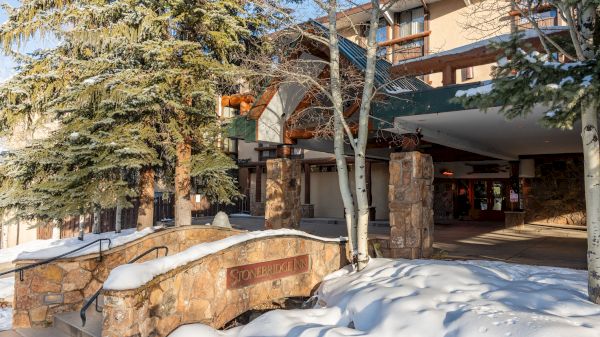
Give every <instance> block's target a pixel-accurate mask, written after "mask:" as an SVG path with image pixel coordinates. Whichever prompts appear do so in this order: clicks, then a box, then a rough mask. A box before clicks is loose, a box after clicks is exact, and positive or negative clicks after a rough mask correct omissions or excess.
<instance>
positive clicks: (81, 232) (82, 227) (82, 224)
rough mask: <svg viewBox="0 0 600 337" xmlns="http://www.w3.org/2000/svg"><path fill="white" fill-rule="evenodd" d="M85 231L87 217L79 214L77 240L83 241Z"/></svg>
mask: <svg viewBox="0 0 600 337" xmlns="http://www.w3.org/2000/svg"><path fill="white" fill-rule="evenodd" d="M84 230H85V215H83V214H79V235H78V236H77V238H78V239H79V240H82V241H83V235H84Z"/></svg>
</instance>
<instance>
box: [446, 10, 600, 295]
mask: <svg viewBox="0 0 600 337" xmlns="http://www.w3.org/2000/svg"><path fill="white" fill-rule="evenodd" d="M512 3H513V6H514V8H517V9H519V11H520V13H521V15H523V16H525V17H526V18H527V20H528V21H529V22H531V23H532V25H533V27H534V29H535V30H536V31H537V33H538V35H539V37H540V40H541V41H542V46H543V47H544V52H543V53H539V52H537V51H534V50H532V49H531V48H528V47H527V46H518V40H519V37H520V35H518V34H517V35H516V36H515V38H514V39H513V41H511V42H510V43H508V44H506V45H503V46H500V47H501V48H502V49H504V50H505V55H503V57H501V58H500V59H499V60H498V66H497V67H496V68H495V70H494V72H493V81H492V83H490V84H487V85H486V86H484V87H481V88H477V89H471V90H468V91H459V92H457V96H458V97H459V99H458V100H459V101H461V102H462V103H464V104H465V105H467V106H469V107H479V108H489V107H493V106H498V105H500V106H501V107H502V109H501V111H502V112H503V113H504V114H505V115H506V116H507V117H509V118H515V117H517V116H521V115H525V114H528V113H530V112H531V111H532V110H533V108H534V106H536V105H537V106H544V107H547V112H546V113H545V115H544V117H543V118H542V120H541V123H542V124H543V125H545V126H547V127H554V128H562V129H571V128H573V125H574V123H575V122H577V121H581V122H582V140H583V154H584V171H585V172H584V176H585V198H586V218H587V232H588V254H587V257H588V270H589V282H588V283H589V297H590V300H592V301H594V302H595V303H599V304H600V145H599V138H598V113H599V112H600V99H598V97H600V64H599V62H598V57H599V56H600V22H599V20H600V1H599V0H583V1H581V0H579V1H574V0H562V1H557V0H554V1H548V2H547V4H546V5H550V6H553V7H555V9H556V10H557V12H558V13H559V14H560V15H561V17H562V18H563V19H564V20H565V21H566V22H567V27H565V28H566V29H567V31H565V33H568V38H557V37H550V36H549V35H548V34H546V33H547V30H546V31H545V30H543V29H540V28H539V27H538V26H537V24H536V23H535V22H536V21H535V20H536V16H535V13H537V11H538V9H539V8H538V6H540V2H539V1H534V0H527V1H520V2H518V1H512Z"/></svg>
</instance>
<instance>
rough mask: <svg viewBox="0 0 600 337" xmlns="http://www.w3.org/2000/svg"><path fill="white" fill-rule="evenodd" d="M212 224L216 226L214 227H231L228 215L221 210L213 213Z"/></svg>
mask: <svg viewBox="0 0 600 337" xmlns="http://www.w3.org/2000/svg"><path fill="white" fill-rule="evenodd" d="M212 225H213V226H216V227H225V228H231V224H230V223H229V217H228V216H227V213H225V212H223V211H221V212H219V213H217V215H215V218H214V219H213V222H212Z"/></svg>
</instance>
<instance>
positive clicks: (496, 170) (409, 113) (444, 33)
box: [227, 0, 585, 225]
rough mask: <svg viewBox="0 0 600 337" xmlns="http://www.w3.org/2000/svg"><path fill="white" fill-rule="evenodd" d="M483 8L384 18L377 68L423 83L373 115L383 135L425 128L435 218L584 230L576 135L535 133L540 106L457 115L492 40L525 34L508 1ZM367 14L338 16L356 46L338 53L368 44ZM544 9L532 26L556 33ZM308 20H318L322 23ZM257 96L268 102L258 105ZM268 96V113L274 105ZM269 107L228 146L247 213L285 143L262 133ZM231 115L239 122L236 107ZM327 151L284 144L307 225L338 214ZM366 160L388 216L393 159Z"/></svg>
mask: <svg viewBox="0 0 600 337" xmlns="http://www.w3.org/2000/svg"><path fill="white" fill-rule="evenodd" d="M483 3H488V4H490V6H487V7H486V6H482V5H481V4H471V2H470V1H464V0H438V1H402V2H399V3H398V4H396V5H394V6H392V7H391V9H390V10H389V11H388V12H386V13H383V15H382V17H381V21H380V28H379V31H378V34H377V38H378V43H379V50H378V53H379V57H380V61H378V62H382V65H384V67H383V68H385V69H389V76H390V77H391V79H392V80H395V79H403V78H408V76H413V77H414V78H415V79H416V80H418V81H421V82H422V83H423V85H424V87H419V88H416V89H415V88H409V89H411V90H406V91H409V92H404V93H402V94H400V95H397V96H398V98H403V99H404V98H406V101H408V102H410V103H407V104H402V103H400V102H399V101H400V100H399V101H398V102H396V101H394V100H393V99H392V100H391V103H390V104H387V106H384V107H382V108H381V109H374V110H375V112H374V114H375V115H377V114H379V115H378V117H384V118H387V119H388V120H389V121H390V123H393V124H394V127H393V128H392V127H389V126H387V127H386V126H380V127H379V129H380V130H386V131H389V132H395V133H402V131H405V133H411V132H414V130H415V129H418V130H422V131H420V132H422V135H421V141H420V143H419V145H418V146H417V148H418V151H421V152H423V153H427V154H430V155H431V156H432V158H433V162H434V175H435V180H434V188H435V189H434V215H435V219H436V221H438V222H443V221H446V220H451V219H461V220H491V221H502V220H504V219H505V215H506V214H507V212H512V211H520V210H525V211H526V212H525V217H526V221H529V222H541V223H552V224H563V225H585V207H584V194H583V169H582V161H583V157H582V154H581V140H580V137H579V130H578V129H577V128H576V129H575V130H572V131H558V130H548V129H544V128H542V127H541V126H539V125H538V123H537V120H538V119H539V118H540V117H541V114H542V110H543V108H542V107H540V108H539V109H536V111H534V112H533V113H532V114H530V115H529V116H528V117H526V118H523V119H516V120H511V121H508V120H506V119H505V118H504V117H503V116H502V115H500V114H498V113H497V109H496V110H494V109H492V110H493V111H489V112H488V113H484V112H482V111H479V110H476V109H471V110H469V109H464V108H463V107H460V106H457V105H456V104H455V103H453V102H452V100H451V98H452V97H454V94H455V93H456V92H457V91H458V90H466V89H469V88H472V87H475V86H479V85H481V82H482V81H486V80H489V79H491V72H492V70H493V67H494V65H495V60H496V57H497V54H493V52H490V51H489V50H490V48H488V46H489V45H490V44H491V43H493V42H494V41H502V40H503V39H506V38H507V37H508V36H509V34H510V33H511V32H514V31H515V30H523V31H526V30H527V29H529V28H531V23H530V22H527V21H526V20H525V19H522V18H520V17H519V15H518V13H516V12H514V11H512V10H511V8H510V6H509V5H508V4H506V5H499V4H498V3H503V2H496V1H484V2H483ZM369 6H370V4H365V5H362V6H358V7H355V8H351V9H349V10H347V11H345V12H343V13H340V14H338V23H337V24H338V28H339V34H340V36H341V37H343V38H345V39H344V40H345V41H342V43H351V44H353V45H354V46H348V47H344V46H342V53H343V52H344V48H355V46H356V47H361V46H364V44H365V38H364V35H365V34H364V32H365V27H366V26H367V23H368V18H369V12H370V11H369V9H370V7H369ZM544 8H545V7H542V8H541V9H540V11H539V13H537V15H536V18H537V20H538V21H537V23H538V25H539V26H540V27H542V28H544V27H558V26H560V25H561V24H562V22H561V20H560V17H559V15H558V14H557V13H556V11H553V10H544ZM491 13H492V14H491ZM316 21H317V22H318V23H326V18H322V19H317V20H316ZM484 26H485V28H484ZM478 27H480V29H477V28H478ZM348 41H349V42H348ZM531 42H532V43H534V44H535V41H534V40H531ZM482 51H483V52H482ZM378 65H379V64H378ZM261 99H264V97H258V100H259V101H260V100H261ZM269 99H270V100H269ZM269 99H267V100H265V101H264V102H265V105H268V104H271V103H272V101H273V100H274V99H273V98H272V97H271V98H269ZM269 106H270V105H268V107H267V109H266V110H265V111H266V112H262V115H260V116H259V117H257V118H256V126H254V127H253V128H254V129H253V132H254V133H255V135H252V136H251V137H243V136H239V135H238V136H237V137H236V138H235V139H233V140H230V142H231V144H230V146H229V148H230V152H231V153H232V155H234V156H235V157H236V158H237V160H238V165H239V167H240V169H239V183H240V188H241V191H242V193H243V194H244V195H245V196H246V198H247V199H248V200H249V209H248V210H247V211H248V212H250V213H252V214H254V215H262V214H264V203H265V197H266V186H265V185H266V179H265V176H266V165H265V163H266V160H267V159H270V158H276V157H278V156H279V153H278V151H279V150H278V149H279V146H278V145H279V144H281V143H284V141H283V138H284V137H281V141H278V139H277V137H275V138H273V133H272V132H270V131H269V135H268V136H265V133H266V132H267V131H265V130H267V129H269V128H267V127H265V125H266V124H264V123H266V122H265V121H263V119H265V120H266V118H265V115H266V114H268V113H270V112H269ZM271 109H272V110H274V111H275V110H277V108H271ZM227 114H228V115H230V117H235V115H236V113H235V112H234V111H232V112H229V113H227ZM250 119H251V118H250ZM261 123H262V124H261ZM261 132H262V133H261ZM330 145H331V143H326V142H323V141H319V140H315V139H311V140H307V139H294V140H293V143H291V144H287V146H288V147H289V148H291V150H289V151H290V157H291V158H294V159H297V160H300V161H301V165H302V170H303V174H302V179H301V195H302V210H303V216H305V217H325V218H342V217H343V207H342V201H341V197H340V194H339V187H338V181H337V176H336V174H337V172H336V168H335V160H334V158H333V156H332V154H331V153H332V149H333V147H332V146H330ZM373 147H374V146H373ZM393 150H394V149H392V150H390V151H391V152H393ZM396 150H398V149H396ZM400 150H402V149H400ZM390 151H388V152H390ZM367 156H368V157H369V163H368V167H367V172H368V175H369V177H370V179H369V181H368V187H369V191H368V194H369V198H370V204H371V210H372V212H371V218H372V219H373V220H388V219H389V208H388V205H389V200H388V187H389V176H390V174H389V154H388V153H385V151H381V149H377V150H376V149H372V150H371V151H370V153H369V152H368V154H367ZM349 158H351V157H349ZM351 169H352V164H351V163H350V170H351ZM351 178H352V175H351ZM351 184H352V182H351Z"/></svg>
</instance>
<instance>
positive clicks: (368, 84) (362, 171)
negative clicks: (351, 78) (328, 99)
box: [354, 0, 380, 271]
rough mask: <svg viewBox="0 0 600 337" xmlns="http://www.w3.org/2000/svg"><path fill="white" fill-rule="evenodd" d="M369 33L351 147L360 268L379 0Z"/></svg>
mask: <svg viewBox="0 0 600 337" xmlns="http://www.w3.org/2000/svg"><path fill="white" fill-rule="evenodd" d="M371 4H372V6H373V9H372V10H371V18H370V25H369V35H368V37H367V66H366V70H365V83H364V87H363V93H362V100H361V105H360V115H359V120H358V136H357V140H356V146H355V148H354V169H355V171H354V180H355V188H356V203H357V206H358V216H357V227H358V231H357V241H358V242H357V267H358V270H359V271H360V270H362V269H364V268H365V267H366V265H367V263H368V262H369V248H368V244H369V198H368V195H367V177H366V152H367V138H368V136H369V114H370V106H371V97H372V95H373V88H374V80H375V62H376V57H377V41H376V35H377V26H378V23H379V8H380V6H379V1H377V0H372V1H371Z"/></svg>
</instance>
